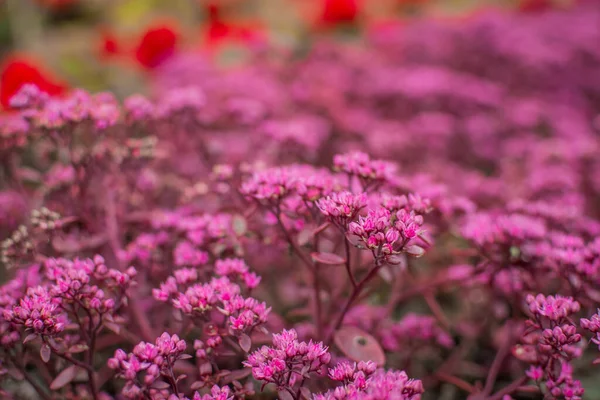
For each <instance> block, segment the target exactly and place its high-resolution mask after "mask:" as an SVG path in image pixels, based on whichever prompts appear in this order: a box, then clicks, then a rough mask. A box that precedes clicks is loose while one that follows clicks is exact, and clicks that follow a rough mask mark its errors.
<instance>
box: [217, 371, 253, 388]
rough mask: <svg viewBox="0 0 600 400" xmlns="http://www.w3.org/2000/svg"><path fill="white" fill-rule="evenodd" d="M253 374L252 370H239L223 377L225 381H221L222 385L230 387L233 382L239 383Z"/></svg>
mask: <svg viewBox="0 0 600 400" xmlns="http://www.w3.org/2000/svg"><path fill="white" fill-rule="evenodd" d="M251 373H252V370H251V369H250V368H244V369H238V370H235V371H231V372H230V373H229V374H227V375H226V376H224V377H223V379H222V380H221V383H222V384H224V385H228V384H229V383H231V382H233V381H238V380H241V379H244V378H246V377H248V376H250V374H251Z"/></svg>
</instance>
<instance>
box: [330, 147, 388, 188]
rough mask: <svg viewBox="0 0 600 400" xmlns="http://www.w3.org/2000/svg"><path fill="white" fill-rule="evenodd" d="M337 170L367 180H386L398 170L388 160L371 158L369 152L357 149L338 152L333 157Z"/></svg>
mask: <svg viewBox="0 0 600 400" xmlns="http://www.w3.org/2000/svg"><path fill="white" fill-rule="evenodd" d="M333 166H334V170H335V171H342V172H345V173H347V174H349V175H354V176H358V177H360V178H362V179H364V180H366V181H371V180H377V181H380V180H386V179H388V178H389V177H390V176H391V175H392V174H393V173H394V172H395V170H396V166H395V165H394V164H392V163H390V162H387V161H381V160H371V158H370V157H369V155H368V154H366V153H363V152H360V151H357V152H352V153H347V154H337V155H335V156H334V158H333Z"/></svg>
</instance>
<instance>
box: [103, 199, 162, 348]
mask: <svg viewBox="0 0 600 400" xmlns="http://www.w3.org/2000/svg"><path fill="white" fill-rule="evenodd" d="M107 197H108V198H107V202H106V227H107V229H106V231H107V234H108V243H109V246H110V248H111V250H112V252H113V253H114V257H115V259H116V261H117V262H118V263H119V264H122V263H121V262H120V261H119V253H120V250H121V244H120V241H119V232H118V223H117V209H116V205H115V194H114V192H113V191H109V193H108V196H107ZM119 267H120V268H119V269H121V270H123V269H124V268H123V266H122V265H120V266H119ZM134 297H135V296H131V297H130V298H129V304H128V305H129V307H128V308H129V310H130V314H131V317H132V319H133V322H134V323H135V324H136V325H137V326H138V327H139V328H140V329H139V332H140V335H141V337H142V338H144V340H146V341H148V342H151V341H153V340H154V338H156V335H155V333H154V330H153V329H152V326H150V321H149V320H148V318H147V317H146V314H145V313H144V312H143V311H142V309H141V308H140V305H139V303H138V302H137V301H136V300H135V298H134Z"/></svg>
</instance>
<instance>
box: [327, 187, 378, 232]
mask: <svg viewBox="0 0 600 400" xmlns="http://www.w3.org/2000/svg"><path fill="white" fill-rule="evenodd" d="M316 205H317V207H318V208H319V210H320V211H321V213H322V214H323V215H325V217H326V218H327V219H328V220H329V221H331V222H333V223H334V224H336V225H339V226H341V227H346V226H347V225H348V223H349V222H350V221H352V220H353V219H354V218H356V216H357V215H358V213H359V212H360V210H362V209H363V208H364V207H365V206H366V205H367V194H366V193H361V194H353V193H350V192H336V193H332V194H331V195H330V196H327V197H323V198H321V199H319V200H318V201H317V202H316Z"/></svg>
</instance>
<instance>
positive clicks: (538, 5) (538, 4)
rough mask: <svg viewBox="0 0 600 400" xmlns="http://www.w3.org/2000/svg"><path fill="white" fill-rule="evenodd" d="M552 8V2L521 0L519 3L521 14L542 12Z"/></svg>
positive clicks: (549, 0) (547, 0)
mask: <svg viewBox="0 0 600 400" xmlns="http://www.w3.org/2000/svg"><path fill="white" fill-rule="evenodd" d="M552 7H553V4H552V0H521V1H520V2H519V11H521V12H540V11H546V10H549V9H551V8H552Z"/></svg>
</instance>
